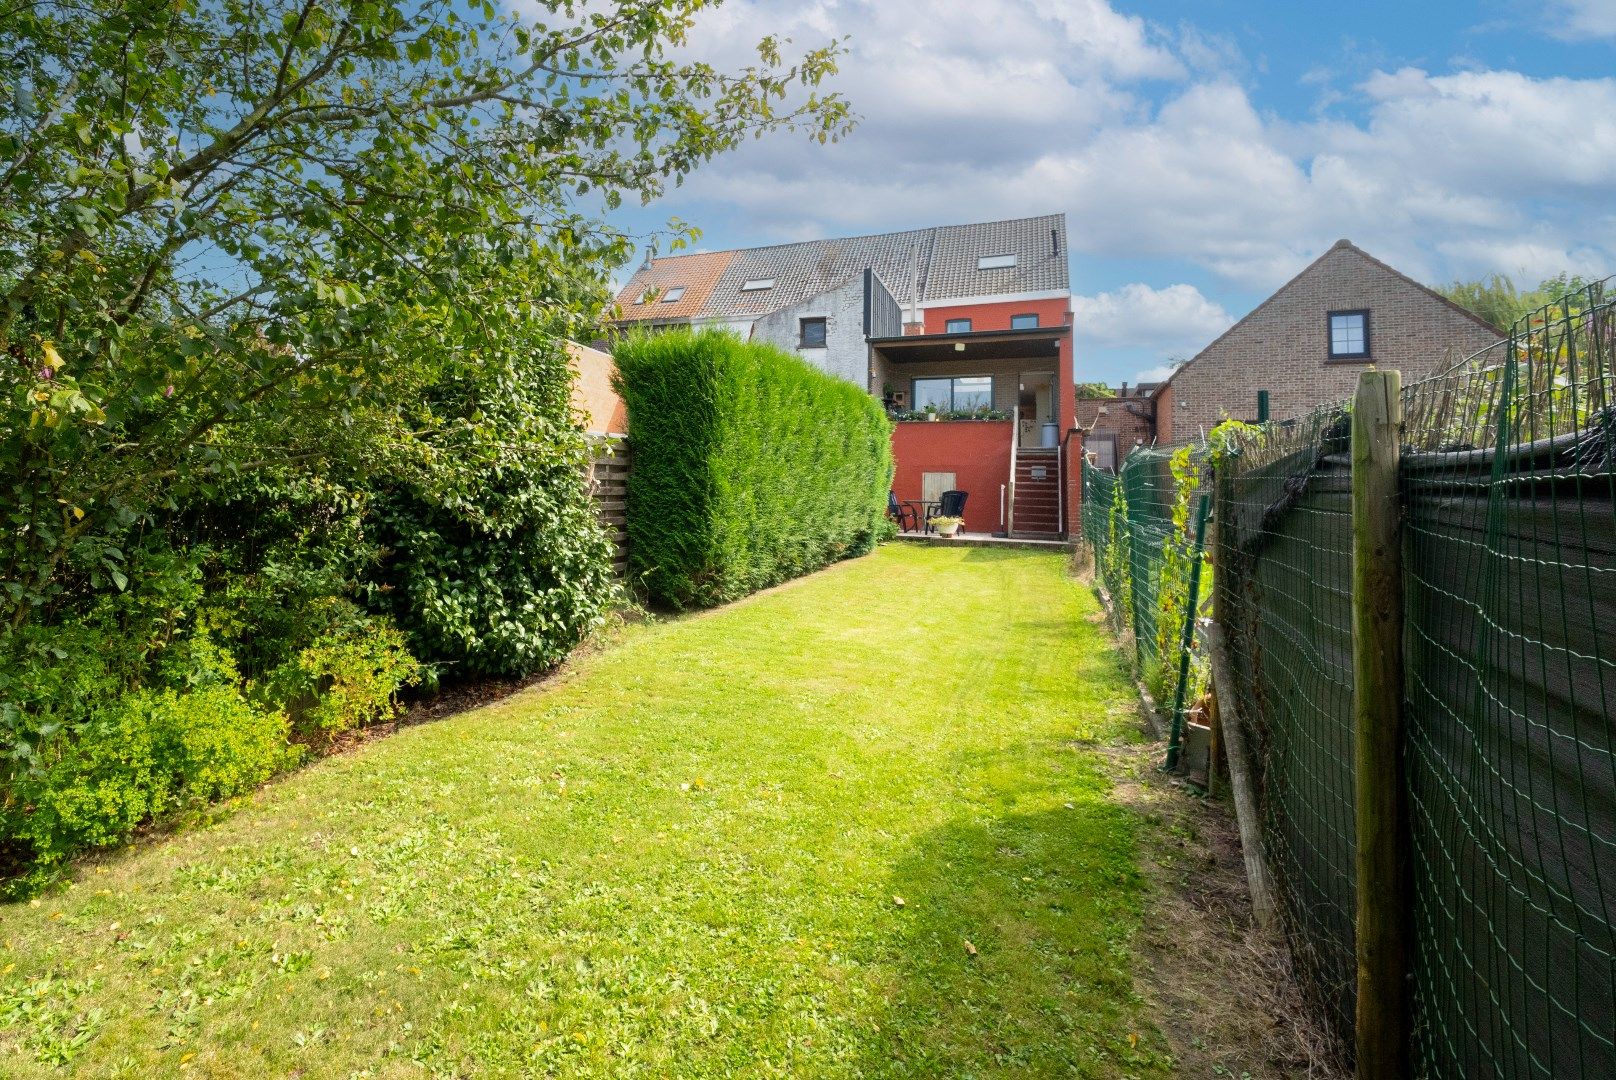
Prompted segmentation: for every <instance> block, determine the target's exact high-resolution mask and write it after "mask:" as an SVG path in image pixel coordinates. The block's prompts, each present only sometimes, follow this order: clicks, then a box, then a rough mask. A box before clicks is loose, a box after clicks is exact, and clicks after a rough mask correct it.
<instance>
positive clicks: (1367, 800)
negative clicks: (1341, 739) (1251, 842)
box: [1352, 371, 1409, 1080]
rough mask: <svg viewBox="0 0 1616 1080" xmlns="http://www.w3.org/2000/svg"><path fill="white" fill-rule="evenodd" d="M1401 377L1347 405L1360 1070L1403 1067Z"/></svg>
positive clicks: (1371, 1076)
mask: <svg viewBox="0 0 1616 1080" xmlns="http://www.w3.org/2000/svg"><path fill="white" fill-rule="evenodd" d="M1402 420H1403V398H1402V379H1401V378H1400V376H1399V375H1398V373H1397V372H1395V371H1365V372H1363V373H1362V374H1361V375H1360V376H1359V377H1358V394H1357V397H1356V399H1355V401H1354V403H1353V408H1352V673H1353V685H1354V694H1353V710H1352V712H1353V746H1354V770H1355V775H1356V785H1357V786H1356V795H1357V813H1356V823H1357V832H1358V865H1357V870H1358V905H1357V937H1358V1015H1357V1038H1356V1043H1357V1047H1356V1049H1357V1055H1356V1058H1357V1076H1358V1080H1391V1078H1393V1077H1402V1076H1406V1075H1407V1071H1406V1063H1407V1054H1408V978H1407V976H1408V922H1409V916H1408V912H1409V904H1408V898H1409V851H1408V827H1407V826H1408V822H1407V815H1406V813H1405V809H1406V808H1405V805H1404V803H1405V796H1404V791H1405V788H1404V783H1403V558H1402V527H1401V526H1402V512H1401V507H1400V505H1399V503H1398V497H1397V462H1398V453H1399V434H1400V428H1401V426H1402Z"/></svg>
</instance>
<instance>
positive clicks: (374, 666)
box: [266, 624, 421, 742]
mask: <svg viewBox="0 0 1616 1080" xmlns="http://www.w3.org/2000/svg"><path fill="white" fill-rule="evenodd" d="M420 677H421V664H420V662H419V661H417V660H416V659H415V658H414V657H413V656H411V655H410V654H409V650H408V649H406V648H405V647H404V635H403V634H402V633H400V632H399V631H398V630H396V629H395V628H393V627H391V626H388V625H385V624H370V625H364V626H360V627H356V628H352V629H348V628H344V629H338V630H334V631H330V632H327V633H325V634H322V635H320V637H318V638H316V639H315V641H314V643H313V644H311V645H309V646H308V647H307V648H304V649H303V650H301V651H300V652H299V653H298V654H297V655H296V656H294V657H292V658H291V659H290V660H288V661H287V662H286V663H284V664H282V665H281V666H280V667H279V668H277V669H276V670H275V672H274V673H273V674H272V675H271V676H270V678H269V682H268V686H267V688H266V689H267V693H268V696H269V698H270V699H271V700H273V701H276V702H279V703H281V704H282V705H283V707H284V708H285V709H286V711H287V713H288V714H289V715H290V716H291V719H292V726H293V728H294V729H295V730H296V731H297V733H298V734H299V735H301V736H303V737H305V738H307V739H310V740H311V741H314V742H325V741H328V740H329V739H330V738H331V737H332V736H334V735H338V734H340V733H342V732H344V731H348V730H350V729H352V728H356V727H362V726H364V725H365V724H371V723H374V722H376V721H377V720H381V719H384V718H387V717H389V716H391V715H392V712H393V697H394V695H395V694H397V693H398V691H399V688H400V687H403V686H413V685H415V684H416V683H417V682H418V681H420Z"/></svg>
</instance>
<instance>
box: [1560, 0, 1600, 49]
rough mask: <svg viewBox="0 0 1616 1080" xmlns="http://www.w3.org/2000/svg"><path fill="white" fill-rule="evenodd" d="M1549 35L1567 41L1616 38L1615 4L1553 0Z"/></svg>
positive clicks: (1596, 1)
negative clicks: (1587, 38)
mask: <svg viewBox="0 0 1616 1080" xmlns="http://www.w3.org/2000/svg"><path fill="white" fill-rule="evenodd" d="M1548 18H1549V20H1550V23H1549V25H1550V33H1552V34H1553V35H1554V36H1555V37H1558V38H1564V39H1565V40H1567V41H1575V40H1576V39H1578V38H1582V37H1599V38H1604V37H1616V3H1612V2H1611V0H1553V2H1551V3H1550V4H1549V10H1548Z"/></svg>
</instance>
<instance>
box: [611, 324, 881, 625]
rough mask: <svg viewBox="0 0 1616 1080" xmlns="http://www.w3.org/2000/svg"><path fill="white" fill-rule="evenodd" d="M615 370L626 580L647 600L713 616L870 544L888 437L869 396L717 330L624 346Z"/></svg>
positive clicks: (877, 522)
mask: <svg viewBox="0 0 1616 1080" xmlns="http://www.w3.org/2000/svg"><path fill="white" fill-rule="evenodd" d="M615 357H616V360H617V370H618V375H617V384H618V392H619V393H620V394H622V396H623V400H624V402H625V403H626V404H627V406H628V418H629V431H630V432H631V435H630V439H631V443H632V446H633V455H634V457H633V461H634V464H633V467H632V468H631V469H630V470H629V478H628V538H629V567H630V571H631V574H632V576H633V577H634V578H635V579H636V580H638V581H639V582H640V583H642V585H643V587H644V588H645V590H646V592H647V593H648V594H649V597H650V599H651V600H652V601H654V602H657V603H661V604H665V605H668V606H671V607H675V608H687V607H706V606H710V605H713V604H720V603H724V602H725V601H729V600H734V599H737V598H739V597H742V596H745V595H746V594H748V593H751V592H754V591H756V590H758V589H762V588H766V587H767V586H770V585H774V584H777V583H779V582H781V581H786V580H788V579H790V578H793V577H797V576H799V575H801V574H806V573H808V572H810V571H812V570H817V569H818V568H820V567H822V566H824V565H826V564H828V563H830V562H834V561H835V560H837V559H841V558H845V557H846V556H849V555H858V554H862V553H864V552H866V551H868V550H869V549H870V548H871V547H872V546H873V545H874V543H875V542H876V540H877V539H878V537H879V536H881V535H882V533H883V529H884V525H885V521H886V505H887V490H888V488H889V487H890V486H891V483H892V426H891V424H890V422H889V421H888V420H887V418H886V414H885V412H884V411H883V410H882V408H881V404H880V403H879V402H878V401H876V400H875V398H873V397H871V396H870V395H869V394H868V393H866V392H865V391H863V390H861V389H859V388H858V387H857V386H855V385H853V384H852V383H850V382H847V381H846V380H843V379H838V378H836V377H834V376H831V375H827V374H825V373H824V372H822V371H819V370H818V369H817V368H814V367H813V366H812V365H810V364H808V363H807V362H805V361H804V360H802V359H801V358H799V357H796V356H793V355H791V354H790V353H787V352H784V351H783V350H781V349H778V348H775V347H774V346H772V345H765V344H761V343H754V342H743V341H741V339H740V338H738V337H736V336H735V335H733V334H730V333H725V332H720V331H712V330H708V331H702V332H699V333H697V332H692V331H689V330H670V331H666V332H664V333H660V334H655V335H650V336H640V337H633V338H629V339H628V340H626V341H624V342H622V343H621V344H619V346H618V347H617V349H616V350H615Z"/></svg>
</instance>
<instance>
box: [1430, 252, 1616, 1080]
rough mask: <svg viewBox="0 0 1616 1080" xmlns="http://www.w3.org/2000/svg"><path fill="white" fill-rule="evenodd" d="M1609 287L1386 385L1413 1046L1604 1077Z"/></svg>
mask: <svg viewBox="0 0 1616 1080" xmlns="http://www.w3.org/2000/svg"><path fill="white" fill-rule="evenodd" d="M1613 301H1616V295H1613V294H1612V293H1611V292H1610V291H1609V285H1608V283H1607V284H1603V285H1600V284H1596V285H1593V286H1590V287H1588V288H1586V289H1583V290H1581V291H1579V292H1577V293H1574V294H1572V295H1571V296H1568V297H1566V298H1565V299H1563V300H1561V301H1559V302H1557V303H1555V304H1551V305H1549V306H1548V307H1547V308H1544V309H1543V310H1541V311H1539V312H1537V313H1536V314H1535V315H1533V316H1532V317H1530V318H1528V319H1525V320H1522V321H1521V322H1520V323H1518V324H1517V325H1516V326H1515V328H1514V329H1513V331H1512V332H1511V334H1510V336H1509V338H1508V339H1507V340H1506V341H1504V342H1502V343H1500V344H1499V345H1498V346H1497V347H1495V348H1493V349H1489V350H1487V351H1486V352H1485V353H1482V354H1481V355H1479V356H1477V357H1474V358H1472V359H1471V361H1470V362H1468V363H1466V364H1463V365H1460V366H1458V367H1456V368H1454V369H1453V370H1451V371H1448V372H1445V373H1443V374H1441V375H1439V376H1437V377H1435V378H1433V379H1429V380H1427V381H1425V382H1421V383H1419V384H1416V385H1414V386H1411V387H1409V388H1408V390H1407V391H1405V394H1404V408H1405V417H1406V421H1405V422H1406V435H1405V442H1406V446H1405V450H1404V468H1403V476H1402V488H1403V493H1402V494H1403V502H1404V512H1405V531H1406V541H1405V569H1404V577H1405V594H1406V623H1407V630H1406V634H1405V636H1406V639H1407V669H1408V674H1407V695H1406V696H1407V705H1406V716H1405V720H1406V723H1407V726H1408V732H1409V745H1408V747H1407V769H1408V778H1409V803H1410V810H1411V817H1412V821H1411V828H1412V851H1413V866H1414V898H1413V907H1414V934H1415V966H1414V987H1415V1002H1416V1027H1415V1046H1416V1052H1417V1059H1418V1060H1419V1061H1420V1062H1421V1063H1422V1064H1423V1065H1424V1066H1425V1067H1426V1069H1427V1071H1428V1072H1429V1073H1430V1074H1432V1075H1438V1076H1463V1077H1491V1076H1512V1077H1549V1076H1556V1077H1565V1076H1579V1077H1595V1076H1599V1077H1606V1076H1616V930H1613V925H1616V769H1613V761H1616V759H1613V749H1616V747H1613V738H1612V735H1613V732H1612V724H1613V718H1616V637H1613V634H1612V627H1613V626H1616V303H1613Z"/></svg>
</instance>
